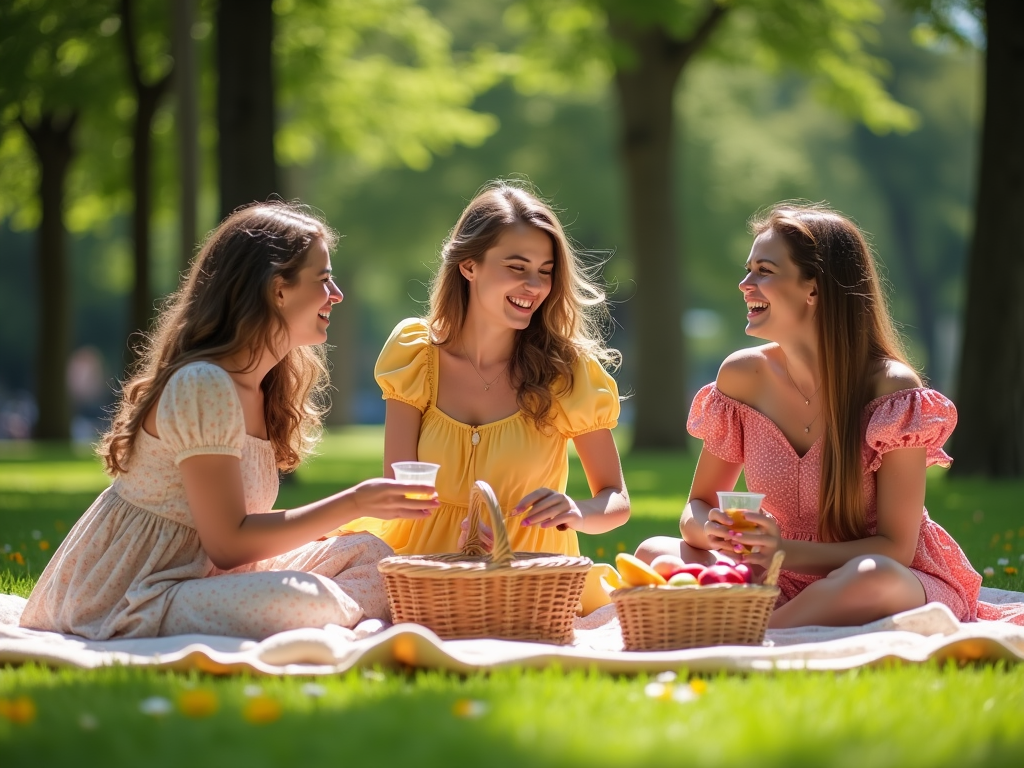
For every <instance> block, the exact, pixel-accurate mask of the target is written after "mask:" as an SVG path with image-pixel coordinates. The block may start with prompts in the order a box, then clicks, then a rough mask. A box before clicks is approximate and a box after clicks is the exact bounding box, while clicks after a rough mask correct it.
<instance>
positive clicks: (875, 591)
mask: <svg viewBox="0 0 1024 768" xmlns="http://www.w3.org/2000/svg"><path fill="white" fill-rule="evenodd" d="M828 578H829V579H832V580H834V582H835V584H836V586H839V587H841V588H842V590H843V593H844V596H845V597H846V598H848V599H853V600H855V601H859V602H864V603H869V602H871V603H878V604H891V605H892V606H894V608H893V610H902V609H903V608H902V607H901V606H906V605H908V604H913V603H915V602H917V600H918V598H920V600H921V601H923V600H924V587H923V586H922V585H921V582H920V581H919V580H918V579H917V577H916V576H914V574H913V572H912V571H911V570H910V569H909V568H907V567H906V566H905V565H902V564H901V563H898V562H897V561H896V560H894V559H892V558H891V557H887V556H885V555H861V556H859V557H855V558H853V559H852V560H850V561H849V562H848V563H846V564H845V565H843V566H842V567H840V568H837V569H836V570H834V571H832V572H831V573H830V574H829V575H828Z"/></svg>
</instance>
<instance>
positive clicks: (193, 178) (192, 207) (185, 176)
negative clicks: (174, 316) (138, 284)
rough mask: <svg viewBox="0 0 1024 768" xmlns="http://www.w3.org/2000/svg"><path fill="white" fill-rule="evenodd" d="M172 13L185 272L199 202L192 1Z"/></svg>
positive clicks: (178, 2) (181, 1) (178, 3)
mask: <svg viewBox="0 0 1024 768" xmlns="http://www.w3.org/2000/svg"><path fill="white" fill-rule="evenodd" d="M171 5H172V8H171V13H172V14H173V19H172V23H173V36H172V38H173V49H174V72H175V74H174V88H175V91H176V95H177V108H178V113H177V119H176V121H175V122H176V123H177V128H178V168H179V169H180V186H179V193H178V234H179V238H180V242H179V263H180V265H181V269H182V270H183V271H184V270H187V269H188V267H189V264H190V263H191V261H192V256H193V255H194V251H195V246H196V239H197V230H198V229H199V227H198V224H197V218H196V201H197V200H198V199H199V108H198V96H197V90H198V89H197V87H196V51H195V44H194V43H193V41H192V24H193V22H194V21H195V0H175V2H173V3H172V4H171Z"/></svg>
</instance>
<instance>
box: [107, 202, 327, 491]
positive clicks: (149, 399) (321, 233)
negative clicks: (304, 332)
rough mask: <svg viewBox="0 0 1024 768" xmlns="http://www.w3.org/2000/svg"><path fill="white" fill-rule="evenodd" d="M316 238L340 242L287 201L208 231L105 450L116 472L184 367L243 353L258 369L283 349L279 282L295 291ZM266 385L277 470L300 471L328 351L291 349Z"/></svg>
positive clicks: (147, 345) (318, 415) (149, 345)
mask: <svg viewBox="0 0 1024 768" xmlns="http://www.w3.org/2000/svg"><path fill="white" fill-rule="evenodd" d="M317 240H319V241H322V242H323V243H324V245H325V246H326V247H327V249H328V250H331V249H333V248H334V246H335V245H337V242H338V235H337V233H335V232H334V231H333V230H332V229H331V228H330V227H328V226H327V225H326V224H325V223H324V222H323V221H321V220H320V219H319V218H317V217H316V216H315V215H313V213H312V212H311V211H310V210H309V209H308V208H306V207H305V206H302V205H300V204H297V203H287V202H267V203H256V204H253V205H250V206H246V207H244V208H240V209H238V210H236V211H235V212H234V213H232V214H231V215H230V216H228V217H227V218H226V219H224V221H222V222H221V224H220V225H219V226H218V227H217V228H216V229H214V230H213V232H211V233H210V234H209V236H208V237H207V239H206V242H205V243H204V244H203V247H202V249H201V250H200V252H199V255H198V256H196V258H195V260H194V261H193V262H192V267H191V269H190V270H189V271H188V274H187V275H186V276H185V277H184V279H183V280H182V283H181V286H180V287H179V288H178V290H177V291H176V292H175V293H173V294H171V296H170V297H168V299H167V301H166V302H165V303H164V306H163V308H162V309H161V311H160V314H159V316H158V318H157V320H156V327H155V330H154V331H153V332H152V334H150V335H149V336H147V337H146V338H145V339H144V341H143V343H142V345H141V348H140V349H139V352H140V354H139V359H138V362H137V363H136V364H135V366H134V368H133V370H132V371H131V374H130V376H129V378H128V381H127V383H125V385H124V387H123V389H122V392H121V397H120V399H119V401H118V404H117V406H116V408H115V411H114V417H113V421H112V423H111V426H110V429H109V430H108V431H107V432H106V434H104V435H103V437H102V439H101V441H100V444H99V446H98V448H97V453H98V454H99V455H100V457H101V458H102V459H103V462H104V465H105V468H106V471H107V473H108V474H110V475H113V476H116V475H118V474H120V473H122V472H125V471H126V468H127V466H128V460H129V459H130V458H131V454H132V450H133V449H134V447H135V440H136V438H137V437H138V434H139V430H140V429H142V423H143V420H144V419H145V418H146V414H147V413H148V412H149V410H150V409H151V408H152V407H153V406H154V404H155V403H156V402H157V401H158V400H159V398H160V394H161V393H162V392H163V389H164V386H165V385H166V384H167V381H168V379H170V377H171V376H172V375H173V374H174V372H175V371H177V370H178V369H179V368H181V367H182V366H184V365H187V364H188V363H191V362H195V361H196V360H216V359H219V358H224V357H229V356H232V355H236V354H239V353H241V354H244V355H248V359H249V362H248V365H247V366H246V368H245V369H244V370H251V369H252V367H253V366H255V365H256V364H257V363H258V361H259V359H260V356H261V355H262V354H264V353H267V352H269V353H270V354H273V350H274V349H277V348H279V347H280V345H281V344H282V343H283V342H284V340H285V338H286V334H287V329H286V327H285V323H284V318H283V317H282V316H281V313H280V311H279V310H278V308H277V304H276V302H275V301H274V291H275V281H276V280H277V279H278V278H280V280H282V281H283V282H284V283H285V284H286V285H293V284H294V283H295V281H296V280H297V279H298V274H299V271H300V270H301V269H302V268H303V266H304V265H305V262H306V254H307V253H308V252H309V248H310V246H311V245H313V243H314V242H316V241H317ZM260 386H261V388H262V389H263V395H264V409H265V412H266V420H267V432H268V435H269V438H270V443H271V445H272V446H273V447H274V455H275V458H276V460H277V465H278V467H279V468H280V469H284V470H291V469H294V468H295V467H296V466H298V464H299V462H300V461H301V460H302V459H303V457H305V456H306V455H308V454H309V453H310V451H311V450H312V449H313V446H314V445H315V444H316V441H317V439H318V438H319V435H320V426H321V419H322V417H323V414H324V413H325V412H326V410H327V406H328V402H327V397H326V391H327V386H328V374H327V363H326V353H325V350H324V347H323V345H317V346H313V347H296V348H294V349H292V350H291V351H289V352H288V353H287V354H286V355H285V356H284V357H283V358H281V360H280V361H279V362H278V363H277V365H275V366H274V367H273V368H271V370H270V372H269V373H268V374H267V375H266V377H265V378H264V379H263V381H262V382H261V384H260Z"/></svg>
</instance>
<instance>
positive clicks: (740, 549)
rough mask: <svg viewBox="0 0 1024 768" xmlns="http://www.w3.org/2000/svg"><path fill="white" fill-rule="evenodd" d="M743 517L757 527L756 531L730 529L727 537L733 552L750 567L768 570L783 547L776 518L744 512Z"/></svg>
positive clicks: (760, 513) (758, 513)
mask: <svg viewBox="0 0 1024 768" xmlns="http://www.w3.org/2000/svg"><path fill="white" fill-rule="evenodd" d="M743 517H744V519H746V521H747V522H748V523H750V524H752V525H754V526H756V527H755V528H754V530H742V531H741V530H736V528H735V527H733V528H730V529H729V530H728V532H727V533H726V536H727V538H728V541H729V542H730V546H731V547H732V551H733V552H735V553H736V555H737V556H738V557H739V559H740V560H742V561H743V562H744V563H747V564H748V565H757V566H760V567H762V568H767V567H768V566H769V564H771V561H772V557H773V556H774V555H775V553H776V552H777V551H778V550H779V549H780V547H781V545H782V536H781V534H780V533H779V526H778V523H776V522H775V518H773V517H771V516H770V515H766V514H764V513H763V512H744V513H743Z"/></svg>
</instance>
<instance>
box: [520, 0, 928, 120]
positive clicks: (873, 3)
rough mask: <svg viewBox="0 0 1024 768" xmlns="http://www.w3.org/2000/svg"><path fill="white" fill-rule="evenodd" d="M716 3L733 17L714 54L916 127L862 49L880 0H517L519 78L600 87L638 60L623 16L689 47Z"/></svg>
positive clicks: (544, 84) (854, 109) (541, 84)
mask: <svg viewBox="0 0 1024 768" xmlns="http://www.w3.org/2000/svg"><path fill="white" fill-rule="evenodd" d="M716 4H718V5H720V6H721V7H723V8H725V9H726V16H725V21H724V24H723V26H722V28H721V29H720V30H719V31H718V32H716V33H715V34H713V36H712V38H711V40H710V42H709V45H708V47H707V52H708V54H709V55H712V56H715V57H718V58H720V59H723V60H726V61H733V62H737V61H747V62H754V63H756V64H757V65H758V66H761V67H763V68H765V69H767V70H768V71H770V72H772V73H776V74H777V73H781V72H783V71H785V70H787V69H789V70H793V71H797V72H799V73H801V74H803V75H805V76H807V77H808V78H810V82H811V85H812V87H813V88H814V90H815V92H816V93H817V94H818V96H819V97H820V98H821V99H822V100H824V101H825V102H826V103H828V104H830V105H832V106H833V107H835V108H837V109H839V110H840V111H841V112H842V113H844V114H847V115H849V116H852V117H855V118H856V119H859V120H862V121H863V122H864V123H865V124H866V125H868V126H869V127H870V128H871V129H872V130H874V131H877V132H885V131H889V130H896V131H908V130H911V129H913V128H914V127H916V125H917V116H916V115H915V113H914V112H913V110H911V109H908V108H907V107H906V106H904V105H902V104H900V103H898V102H897V101H895V100H894V99H893V98H892V97H891V96H890V94H889V93H888V92H887V91H886V89H885V86H884V83H883V81H884V78H885V77H886V76H887V75H888V67H887V65H886V63H885V61H884V60H883V59H880V58H878V57H876V56H874V55H872V54H870V53H869V52H868V51H867V49H866V47H865V42H866V41H871V40H872V39H874V35H875V28H876V25H877V24H878V22H879V21H881V19H882V17H883V13H882V9H881V7H880V5H879V2H878V0H828V1H827V2H821V1H820V0H792V1H791V2H785V3H780V2H778V1H777V0H728V1H726V0H721V1H720V2H717V3H716V2H715V1H714V0H643V1H642V2H635V1H630V0H520V1H519V2H517V3H516V4H515V5H513V6H512V7H511V8H510V9H509V12H508V14H507V18H508V21H509V23H510V24H512V25H513V26H514V27H515V28H516V29H518V30H520V31H521V32H522V34H523V35H524V36H525V38H526V39H525V41H524V43H523V45H522V47H521V49H520V52H521V55H522V58H523V62H522V64H521V67H520V70H519V72H518V79H517V82H518V83H519V84H520V85H521V87H522V88H523V89H524V90H525V91H526V92H535V91H540V90H550V91H552V92H556V93H558V92H563V91H565V90H567V89H569V88H571V87H573V85H576V86H577V87H580V86H582V87H594V85H595V84H596V83H597V82H598V81H599V80H600V77H601V76H602V75H604V76H605V77H607V76H609V75H610V74H611V73H612V72H614V70H615V69H619V68H629V67H630V66H631V63H632V59H633V52H632V51H631V50H630V49H629V47H628V46H627V45H626V44H625V43H624V41H623V40H622V39H621V37H618V36H616V35H615V34H614V31H613V26H614V23H615V22H616V21H618V22H625V23H628V24H630V25H632V26H635V27H639V28H643V27H648V26H658V27H661V28H662V29H664V30H665V31H666V32H667V33H668V34H669V35H670V37H671V38H672V39H673V40H676V41H678V42H679V43H680V44H686V43H687V42H688V41H690V40H691V39H692V38H693V37H694V35H695V34H696V33H697V31H698V29H699V27H700V24H701V22H702V20H703V19H704V18H705V17H706V16H707V14H708V13H709V11H710V10H711V9H712V8H713V7H714V6H715V5H716Z"/></svg>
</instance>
